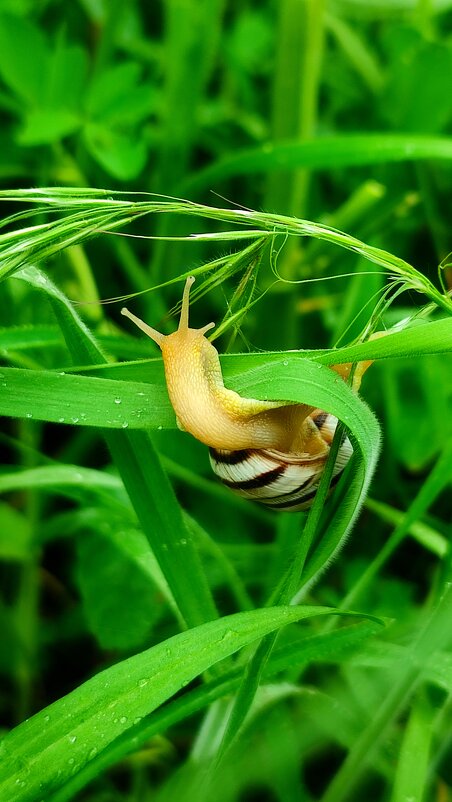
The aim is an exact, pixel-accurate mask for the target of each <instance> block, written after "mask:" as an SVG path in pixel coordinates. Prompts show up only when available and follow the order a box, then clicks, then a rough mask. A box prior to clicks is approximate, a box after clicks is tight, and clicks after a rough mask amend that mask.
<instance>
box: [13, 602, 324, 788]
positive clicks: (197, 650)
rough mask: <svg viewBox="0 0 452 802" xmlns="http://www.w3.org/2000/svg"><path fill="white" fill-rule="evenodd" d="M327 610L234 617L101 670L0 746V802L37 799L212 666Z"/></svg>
mask: <svg viewBox="0 0 452 802" xmlns="http://www.w3.org/2000/svg"><path fill="white" fill-rule="evenodd" d="M334 612H335V611H334V610H331V609H330V608H327V607H282V608H276V607H275V608H267V609H262V610H254V611H252V612H247V613H237V614H236V615H231V616H226V617H224V618H222V619H221V620H217V621H212V622H210V623H208V624H204V625H202V626H199V627H196V628H195V629H191V630H189V631H187V632H182V633H180V634H178V635H175V636H174V637H172V638H169V640H166V641H164V642H163V643H160V644H158V645H157V646H154V647H153V648H152V649H148V650H147V651H145V652H142V653H141V654H138V655H136V656H134V657H131V658H129V659H127V660H124V661H122V662H120V663H117V664H116V665H115V666H112V667H111V668H108V669H106V670H105V671H102V672H101V673H100V674H98V675H97V676H95V677H93V679H91V680H88V681H87V682H85V683H84V684H83V685H81V686H80V687H79V688H77V689H76V690H74V691H73V692H72V693H70V694H68V695H67V696H65V697H64V698H62V699H60V700H58V701H57V702H55V703H54V704H52V705H50V707H47V708H45V709H44V710H43V711H41V712H40V713H38V714H37V715H35V716H33V717H32V718H31V719H29V720H28V721H25V722H24V723H23V724H21V725H19V727H16V728H15V729H14V730H13V731H12V732H10V733H9V734H8V735H7V736H6V737H5V738H4V739H3V740H2V741H1V743H0V760H1V764H0V798H1V799H2V802H41V800H44V801H45V800H46V799H47V798H48V796H49V794H51V793H52V792H53V791H55V790H56V789H57V788H59V787H60V786H61V785H63V784H64V783H65V782H67V781H68V780H69V779H70V778H71V777H72V776H73V775H74V774H75V773H76V772H78V771H80V770H81V769H82V768H83V767H84V766H85V765H86V764H87V763H89V761H90V760H93V759H94V758H95V757H96V755H98V754H99V753H100V752H102V751H103V750H104V749H105V748H106V747H107V746H108V745H109V744H111V743H112V742H113V741H114V740H115V739H116V738H118V737H119V736H120V735H122V734H123V733H124V732H126V731H127V730H128V729H129V728H130V727H133V726H134V725H136V724H137V723H138V722H139V721H140V719H141V718H142V717H143V716H146V715H148V714H149V713H150V712H151V711H152V710H155V709H156V708H157V707H159V706H160V705H161V704H163V702H165V701H166V700H167V699H169V698H170V697H171V696H173V695H174V694H175V693H177V692H178V691H180V690H181V689H182V688H184V687H185V685H187V684H188V683H189V682H191V680H193V679H195V677H197V676H199V674H201V673H202V672H203V671H205V670H206V669H208V668H209V667H210V666H212V665H213V664H215V663H217V662H219V661H220V660H223V659H224V658H225V657H227V656H228V655H231V654H234V652H236V651H238V650H239V649H241V648H243V646H246V645H247V644H248V643H252V641H254V640H256V639H257V638H260V637H263V636H264V635H266V634H267V633H269V632H272V631H273V630H275V629H279V628H280V627H282V626H286V625H287V624H290V623H293V622H296V621H300V620H302V619H307V618H312V617H314V616H325V615H329V614H331V613H334Z"/></svg>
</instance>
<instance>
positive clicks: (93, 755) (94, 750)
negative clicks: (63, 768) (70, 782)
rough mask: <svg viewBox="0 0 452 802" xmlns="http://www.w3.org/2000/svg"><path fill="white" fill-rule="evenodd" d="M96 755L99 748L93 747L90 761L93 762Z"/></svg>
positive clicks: (89, 757) (89, 756)
mask: <svg viewBox="0 0 452 802" xmlns="http://www.w3.org/2000/svg"><path fill="white" fill-rule="evenodd" d="M96 755H97V747H96V746H93V748H92V749H91V752H90V753H89V755H88V759H89V760H92V759H93V757H96Z"/></svg>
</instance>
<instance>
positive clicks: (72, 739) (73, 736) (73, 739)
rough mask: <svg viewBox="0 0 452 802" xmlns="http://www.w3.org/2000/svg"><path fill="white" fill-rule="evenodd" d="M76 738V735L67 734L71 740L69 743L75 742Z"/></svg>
mask: <svg viewBox="0 0 452 802" xmlns="http://www.w3.org/2000/svg"><path fill="white" fill-rule="evenodd" d="M76 740H77V736H76V735H70V736H69V741H70V742H71V744H75V742H76Z"/></svg>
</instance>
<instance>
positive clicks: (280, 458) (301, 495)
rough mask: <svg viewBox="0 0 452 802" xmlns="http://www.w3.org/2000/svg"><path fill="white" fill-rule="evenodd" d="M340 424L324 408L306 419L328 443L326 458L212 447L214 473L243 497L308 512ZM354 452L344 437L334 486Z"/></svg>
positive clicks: (294, 510) (276, 506) (289, 509)
mask: <svg viewBox="0 0 452 802" xmlns="http://www.w3.org/2000/svg"><path fill="white" fill-rule="evenodd" d="M337 423H338V421H337V418H335V417H334V415H330V413H329V412H323V411H322V410H320V409H316V410H314V412H312V413H311V415H309V416H308V418H307V419H306V425H312V426H315V427H316V429H317V431H318V432H319V434H320V436H321V438H322V440H323V441H324V443H325V446H326V447H327V451H326V453H325V454H324V455H319V456H315V457H310V456H309V455H307V454H305V455H303V454H301V455H298V456H297V455H296V454H290V453H289V454H284V453H283V452H281V451H273V450H270V449H253V448H249V449H243V450H237V451H226V450H224V449H217V448H210V449H209V456H210V464H211V466H212V470H213V472H214V473H215V474H216V476H218V478H219V479H220V481H221V482H222V483H223V484H224V485H226V487H229V488H230V489H231V490H233V491H234V493H237V494H238V495H239V496H242V497H243V498H246V499H250V500H252V501H258V502H260V503H261V504H265V505H266V506H267V507H271V509H273V510H286V511H290V512H296V511H297V510H305V509H307V508H308V507H310V506H311V504H312V502H313V500H314V497H315V494H316V492H317V489H318V486H319V483H320V480H321V478H322V473H323V469H324V467H325V463H326V460H327V457H328V453H329V449H330V446H331V443H332V440H333V437H334V432H335V430H336V426H337ZM352 453H353V448H352V444H351V443H350V440H349V439H348V437H347V436H346V435H344V437H343V439H342V442H341V445H340V446H339V451H338V455H337V459H336V463H335V466H334V469H333V477H332V480H331V484H330V487H334V485H335V484H336V483H337V482H338V481H339V479H340V477H341V474H342V472H343V470H344V468H345V467H346V465H347V463H348V461H349V459H350V457H351V455H352Z"/></svg>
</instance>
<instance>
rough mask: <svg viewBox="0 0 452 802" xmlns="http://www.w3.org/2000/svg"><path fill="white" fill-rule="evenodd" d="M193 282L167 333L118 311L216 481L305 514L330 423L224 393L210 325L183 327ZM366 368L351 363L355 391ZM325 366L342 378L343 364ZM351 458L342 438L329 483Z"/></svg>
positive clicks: (300, 409) (301, 407)
mask: <svg viewBox="0 0 452 802" xmlns="http://www.w3.org/2000/svg"><path fill="white" fill-rule="evenodd" d="M194 280H195V279H194V277H193V276H189V277H188V278H187V281H186V283H185V289H184V294H183V299H182V310H181V315H180V321H179V327H178V329H177V331H175V332H173V333H172V334H168V335H164V334H161V333H160V332H158V331H156V330H155V329H153V328H151V326H148V325H147V324H146V323H144V322H143V321H142V320H140V319H139V318H137V317H136V316H135V315H133V314H132V313H131V312H129V311H128V310H127V309H122V310H121V311H122V314H123V315H125V316H126V317H128V318H129V319H130V320H132V321H133V322H134V323H135V324H136V325H137V326H138V327H139V328H140V329H141V330H142V331H144V332H145V333H146V334H147V335H148V336H149V337H150V338H151V339H152V340H154V342H156V343H157V344H158V345H159V346H160V348H161V351H162V356H163V362H164V367H165V378H166V384H167V388H168V395H169V398H170V401H171V404H172V406H173V409H174V411H175V413H176V418H177V423H178V426H179V428H181V429H182V430H184V431H188V432H190V433H191V434H192V435H194V437H196V438H197V439H198V440H200V441H201V442H202V443H205V444H206V445H207V446H209V449H210V462H211V465H212V468H213V471H214V473H215V474H216V475H217V476H218V478H219V479H220V480H221V481H222V482H223V483H224V484H225V485H227V486H228V487H230V488H231V489H232V490H234V491H235V492H236V493H238V494H240V495H241V496H245V497H246V498H250V499H253V500H255V501H259V502H261V503H263V504H266V505H268V506H270V507H272V508H273V509H283V510H292V511H295V510H299V509H305V508H307V507H309V506H310V504H311V503H312V500H313V498H314V496H315V493H316V490H317V487H318V485H319V482H320V479H321V476H322V472H323V469H324V467H325V463H326V460H327V458H328V453H329V450H330V446H331V442H332V439H333V436H334V431H335V429H336V426H337V418H335V417H334V416H333V415H330V414H329V413H327V412H323V411H322V410H319V409H314V408H313V407H312V406H308V405H306V404H285V405H283V402H281V401H258V400H257V399H252V398H242V396H240V395H239V394H238V393H236V392H234V391H233V390H229V389H227V388H226V387H225V386H224V382H223V376H222V373H221V365H220V359H219V356H218V351H217V350H216V348H215V347H214V346H213V345H212V343H210V342H209V340H207V338H206V337H205V336H204V335H205V333H206V332H207V331H209V329H211V328H212V327H213V326H214V325H215V324H214V323H208V324H207V325H206V326H203V327H202V328H201V329H192V328H190V327H189V325H188V313H189V296H190V287H191V285H192V284H193V282H194ZM369 364H370V363H369V362H362V363H359V365H358V366H357V369H356V370H355V374H354V379H353V387H354V389H358V387H359V383H360V380H361V376H362V374H363V373H364V371H365V370H366V369H367V367H368V366H369ZM332 369H333V370H335V371H336V372H337V373H339V374H340V375H341V376H342V377H343V378H346V377H347V375H348V374H349V372H350V365H335V366H334V367H333V368H332ZM352 453H353V449H352V445H351V443H350V441H349V439H348V437H344V439H343V440H342V443H341V446H340V448H339V453H338V457H337V460H336V464H335V467H334V472H333V483H334V482H337V480H338V479H339V477H340V475H341V473H342V471H343V470H344V468H345V466H346V465H347V463H348V461H349V459H350V457H351V455H352Z"/></svg>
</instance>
